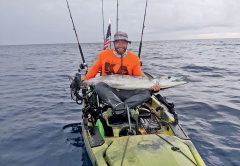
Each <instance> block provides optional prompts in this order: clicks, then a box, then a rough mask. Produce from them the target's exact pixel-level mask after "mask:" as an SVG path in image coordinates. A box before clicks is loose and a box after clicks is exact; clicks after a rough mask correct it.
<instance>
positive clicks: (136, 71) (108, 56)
mask: <svg viewBox="0 0 240 166" xmlns="http://www.w3.org/2000/svg"><path fill="white" fill-rule="evenodd" d="M113 43H114V49H109V50H103V51H101V52H100V54H99V56H98V59H97V60H96V62H95V63H94V65H93V66H92V67H91V68H90V70H89V71H88V73H87V74H86V76H85V77H84V78H83V80H88V79H91V78H93V77H95V76H96V75H97V73H98V72H99V71H101V72H102V76H105V75H110V74H122V75H131V76H142V75H144V74H143V72H142V70H141V65H140V59H139V57H138V56H137V55H136V54H134V53H133V52H131V51H129V50H127V47H128V44H129V43H131V42H130V41H128V35H127V33H125V32H117V33H116V34H115V35H114V41H113ZM149 90H154V91H159V90H160V86H153V87H151V89H149ZM149 90H117V89H114V88H112V87H110V86H108V85H107V84H105V83H99V84H97V85H96V86H95V91H96V93H97V94H98V95H99V97H100V98H101V99H102V100H103V101H104V102H105V103H107V104H109V105H110V106H111V107H112V108H113V111H114V112H113V113H115V114H122V113H125V110H126V106H128V107H129V108H133V107H135V106H137V105H139V104H141V103H142V102H144V101H146V100H147V99H149V97H150V95H151V94H150V91H149Z"/></svg>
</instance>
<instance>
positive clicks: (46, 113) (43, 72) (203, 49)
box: [0, 39, 240, 166]
mask: <svg viewBox="0 0 240 166" xmlns="http://www.w3.org/2000/svg"><path fill="white" fill-rule="evenodd" d="M82 48H83V52H84V55H85V58H86V60H87V62H88V65H89V66H91V65H92V64H93V62H94V60H95V58H96V57H97V52H98V51H100V50H101V48H102V44H82ZM130 49H131V50H133V51H137V50H138V43H133V44H132V45H130ZM142 61H143V69H144V71H147V72H150V73H152V74H155V75H156V76H161V75H170V76H183V77H184V78H185V80H187V81H188V84H185V85H182V86H179V87H176V88H172V89H168V90H164V91H162V95H164V96H166V97H167V99H168V100H169V101H172V102H174V103H175V106H176V111H177V112H178V114H179V118H180V124H182V126H183V128H184V129H185V131H186V132H187V133H188V135H189V137H190V138H191V139H192V141H193V143H194V144H195V146H196V147H197V149H198V150H199V152H200V153H201V155H202V157H203V159H204V160H205V162H206V164H207V165H209V166H239V165H240V157H239V156H240V39H224V40H188V41H160V42H145V43H143V50H142ZM80 62H81V59H80V55H79V53H78V49H77V45H76V44H56V45H24V46H0V96H1V97H0V165H1V166H19V165H24V166H25V165H27V166H28V165H29V166H32V165H34V166H42V165H51V166H65V165H68V166H76V165H85V166H88V165H91V164H90V161H89V159H88V156H87V153H86V150H85V149H84V146H83V144H82V140H81V136H80V134H79V133H71V132H69V131H68V130H63V129H62V127H63V126H64V125H66V124H70V123H76V122H80V121H81V106H79V105H77V104H75V103H74V102H73V101H71V100H70V93H69V80H68V78H67V75H74V74H75V72H76V71H77V69H78V65H79V63H80Z"/></svg>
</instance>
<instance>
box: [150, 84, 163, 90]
mask: <svg viewBox="0 0 240 166" xmlns="http://www.w3.org/2000/svg"><path fill="white" fill-rule="evenodd" d="M150 89H151V90H153V91H155V92H158V91H160V89H161V88H160V86H159V85H153V86H152V87H151V88H150Z"/></svg>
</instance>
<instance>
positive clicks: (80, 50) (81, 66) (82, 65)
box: [66, 0, 87, 69]
mask: <svg viewBox="0 0 240 166" xmlns="http://www.w3.org/2000/svg"><path fill="white" fill-rule="evenodd" d="M66 2H67V7H68V11H69V15H70V18H71V20H72V25H73V30H74V32H75V36H76V38H77V42H78V48H79V52H80V55H81V57H82V62H83V63H82V64H80V69H85V68H86V69H87V64H86V62H85V59H84V56H83V52H82V47H81V45H80V43H79V40H78V35H77V31H76V28H75V25H74V21H73V18H72V13H71V10H70V7H69V4H68V0H66Z"/></svg>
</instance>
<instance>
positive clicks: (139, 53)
mask: <svg viewBox="0 0 240 166" xmlns="http://www.w3.org/2000/svg"><path fill="white" fill-rule="evenodd" d="M147 2H148V0H146V5H145V12H144V18H143V26H142V34H141V40H140V44H139V50H138V57H139V58H140V57H141V51H142V39H143V31H144V28H145V18H146V12H147Z"/></svg>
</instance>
